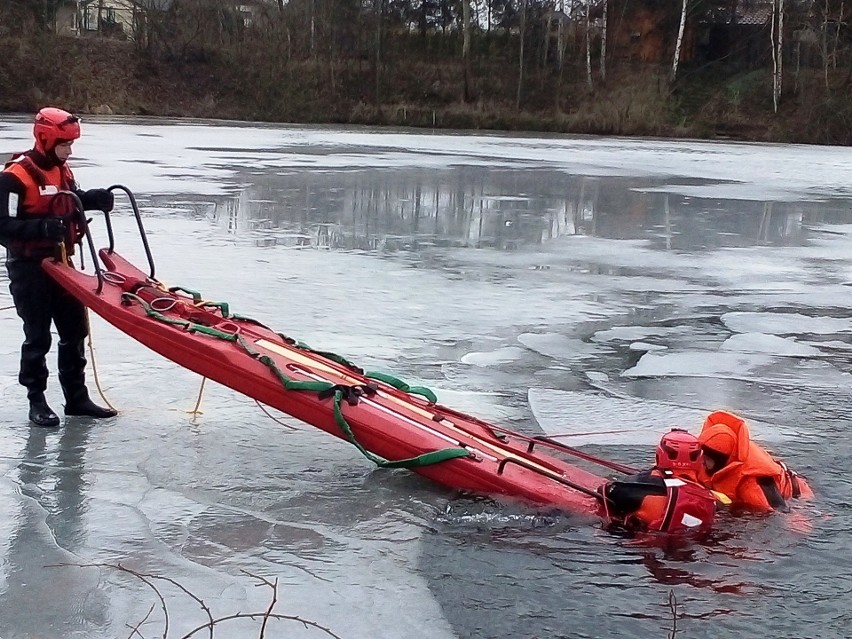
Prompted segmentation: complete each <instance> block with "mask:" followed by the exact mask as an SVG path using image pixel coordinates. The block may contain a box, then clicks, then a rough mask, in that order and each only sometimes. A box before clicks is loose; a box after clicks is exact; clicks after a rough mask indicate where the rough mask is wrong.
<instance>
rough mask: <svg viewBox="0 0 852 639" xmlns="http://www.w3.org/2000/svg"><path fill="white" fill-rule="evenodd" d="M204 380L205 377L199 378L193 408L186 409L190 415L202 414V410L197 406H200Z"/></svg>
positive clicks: (205, 379)
mask: <svg viewBox="0 0 852 639" xmlns="http://www.w3.org/2000/svg"><path fill="white" fill-rule="evenodd" d="M206 381H207V378H206V377H202V378H201V387H200V388H199V389H198V399H197V400H195V408H193V409H192V410H188V411H186V412H187V413H189V414H190V415H193V416H197V415H203V414H204V412H203V411H200V410H198V408H199V406H201V398H202V397H203V396H204V383H205V382H206Z"/></svg>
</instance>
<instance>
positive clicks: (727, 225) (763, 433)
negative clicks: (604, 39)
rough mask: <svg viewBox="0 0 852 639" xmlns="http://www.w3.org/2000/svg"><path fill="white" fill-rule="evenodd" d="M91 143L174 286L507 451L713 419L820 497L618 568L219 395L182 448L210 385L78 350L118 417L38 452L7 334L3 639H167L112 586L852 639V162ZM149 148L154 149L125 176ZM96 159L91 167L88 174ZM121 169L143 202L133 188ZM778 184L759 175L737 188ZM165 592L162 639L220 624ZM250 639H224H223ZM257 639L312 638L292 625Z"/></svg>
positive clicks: (124, 127) (357, 620)
mask: <svg viewBox="0 0 852 639" xmlns="http://www.w3.org/2000/svg"><path fill="white" fill-rule="evenodd" d="M0 124H3V123H0ZM4 126H5V127H6V130H7V132H8V133H9V135H10V136H11V137H10V139H11V138H14V137H15V136H18V137H19V138H24V137H25V133H26V131H25V129H24V128H22V126H23V125H21V124H20V123H19V122H17V121H15V120H11V121H9V122H7V123H5V124H4ZM88 130H89V131H90V132H91V135H92V139H93V143H92V144H93V146H92V147H85V148H84V149H82V150H81V151H80V152H79V153H78V161H79V164H80V166H82V167H83V168H84V175H85V177H86V178H87V182H89V183H90V184H93V180H95V179H96V178H97V176H98V172H109V171H111V170H115V171H116V172H117V173H119V174H120V176H121V177H120V181H123V182H127V183H128V185H129V186H131V188H134V189H135V190H136V191H137V192H138V195H139V198H140V202H141V204H142V205H143V209H144V210H145V211H146V224H147V226H148V228H149V231H150V239H151V244H152V247H153V248H154V251H155V255H156V257H157V268H158V273H159V275H160V277H161V278H162V279H163V280H164V281H165V282H166V283H168V284H182V285H187V286H191V287H192V288H196V289H200V290H202V291H203V292H205V293H206V294H207V295H208V296H209V297H212V298H216V299H223V300H226V301H229V302H230V303H231V304H232V308H233V310H235V311H236V312H239V313H242V314H246V315H250V316H253V317H257V318H258V319H260V320H262V321H264V322H265V323H267V324H270V325H272V326H275V327H276V328H280V329H281V330H283V331H284V332H286V333H288V334H291V335H292V336H294V337H297V338H300V339H304V340H305V341H307V342H308V343H310V344H311V345H312V346H315V347H318V348H327V349H329V350H333V351H335V352H338V353H340V354H342V355H345V356H347V357H349V358H350V359H352V360H353V361H355V362H357V363H359V364H361V365H365V366H368V367H370V368H379V369H383V370H387V371H390V372H393V373H395V374H397V375H399V376H400V377H403V378H405V379H407V380H409V381H412V382H416V383H425V384H427V385H429V386H431V387H433V388H434V389H435V390H436V391H437V392H438V394H439V396H440V398H441V401H442V402H443V403H446V404H449V405H451V406H456V407H458V408H460V409H462V410H466V411H469V412H472V413H474V414H477V415H480V416H483V417H485V418H488V419H491V420H494V421H496V422H499V423H501V424H503V425H505V426H508V427H511V428H515V429H518V430H521V431H524V432H528V433H539V432H541V431H542V430H545V431H547V432H551V433H553V432H575V433H583V432H586V431H602V430H608V431H615V432H614V433H612V434H610V435H606V436H603V437H597V438H594V439H591V440H587V439H578V440H576V441H578V442H580V445H585V446H588V450H590V451H592V452H595V453H596V454H601V455H603V456H606V457H611V458H615V459H619V460H622V461H625V462H630V463H634V464H637V465H642V464H644V463H646V461H647V460H649V459H650V458H651V455H652V450H653V442H654V441H655V439H656V434H655V430H654V429H655V428H659V427H661V426H662V427H668V426H670V425H681V426H686V427H689V428H692V429H693V430H697V428H698V427H699V425H700V418H699V416H700V415H701V414H703V413H704V412H707V411H710V410H714V409H716V408H728V409H730V410H734V411H736V412H738V413H740V414H742V415H743V416H745V417H746V418H747V419H749V421H750V423H752V424H753V427H754V428H753V431H754V433H755V437H756V438H758V439H760V440H761V441H762V442H764V443H765V444H766V445H767V446H769V447H770V448H771V449H772V450H773V451H774V452H776V453H778V454H780V455H781V456H783V457H784V458H785V459H786V460H787V461H788V462H789V463H790V464H791V465H792V466H793V467H794V468H796V469H798V470H800V471H802V472H803V473H804V474H806V475H807V476H808V477H809V479H810V481H811V483H812V485H813V487H814V489H815V491H816V493H817V498H816V500H815V501H814V502H812V503H809V504H807V505H804V506H801V507H799V508H797V509H796V510H795V511H794V512H793V513H791V514H790V515H773V516H768V517H767V516H760V517H758V516H741V517H732V516H729V515H724V516H723V517H722V518H721V520H720V521H719V522H718V526H717V527H716V530H714V532H713V533H712V534H710V535H709V536H707V537H706V538H703V539H698V540H693V541H691V542H688V543H678V544H670V545H668V546H647V545H637V544H636V542H635V541H633V540H630V539H627V538H624V537H619V536H616V535H613V534H610V533H607V532H604V531H602V530H600V528H599V526H598V525H597V524H596V523H594V522H590V521H588V520H587V519H583V518H580V517H578V516H573V515H570V514H566V513H557V512H552V511H549V510H546V509H530V508H526V507H524V506H522V505H518V504H511V503H506V502H497V501H494V500H491V499H481V498H474V497H471V496H460V495H456V494H455V493H454V492H453V491H451V490H447V489H444V488H441V487H438V486H434V485H432V484H430V483H428V482H426V481H425V480H423V479H421V478H419V477H417V476H416V475H413V474H411V473H407V472H403V471H394V472H387V471H380V470H376V469H374V468H373V467H372V466H371V465H370V464H369V462H367V461H366V460H364V459H363V458H361V457H360V456H359V455H358V453H357V451H355V450H354V449H353V448H351V447H349V446H347V445H346V444H343V443H341V442H338V441H337V440H334V439H333V438H330V437H328V436H327V435H325V434H324V433H321V432H319V431H317V430H315V429H312V428H310V427H307V426H305V425H300V424H298V423H296V422H294V421H293V420H291V419H289V418H286V417H283V416H280V415H276V418H277V419H278V420H280V422H281V423H276V422H275V421H273V420H271V419H269V417H267V415H266V414H265V413H263V412H261V411H260V410H259V409H258V407H257V406H256V405H255V404H254V403H253V402H251V401H249V400H247V399H245V398H242V397H239V396H237V395H235V394H233V393H231V392H229V391H228V390H227V389H223V388H221V387H216V386H215V385H213V386H212V387H210V386H208V387H207V388H206V389H205V391H204V400H203V404H202V408H203V411H204V413H203V414H202V415H199V416H196V417H194V418H193V417H191V416H190V415H188V414H187V412H186V411H187V410H189V409H191V408H192V406H193V405H194V403H195V399H196V396H197V394H198V391H199V379H198V378H197V377H196V376H194V375H191V374H189V373H188V372H186V371H182V370H180V369H179V368H178V367H176V366H174V365H172V364H171V363H169V362H166V361H164V360H162V359H161V358H159V357H158V356H156V355H154V354H153V353H150V352H148V351H146V350H145V349H144V347H142V346H140V345H138V344H137V343H135V342H133V341H132V340H130V339H129V338H127V337H126V336H123V335H121V334H118V333H117V332H116V331H114V330H113V329H111V328H110V327H108V326H106V325H104V324H103V323H102V322H100V321H98V320H97V319H95V320H93V333H94V335H95V343H96V346H97V353H98V366H97V369H98V371H99V374H100V376H101V378H102V381H103V385H104V386H105V390H106V391H107V395H108V396H109V397H110V398H111V399H112V400H113V401H114V402H115V403H116V404H118V405H119V407H120V409H121V415H120V416H119V418H117V419H116V420H113V421H111V422H109V423H106V424H94V423H90V422H88V421H86V420H76V421H75V420H68V421H67V422H66V424H65V425H64V426H63V427H62V428H60V429H59V430H57V431H49V432H45V431H41V430H37V429H32V428H30V427H29V426H28V425H27V424H26V420H25V416H24V403H23V402H24V400H23V394H22V392H21V390H20V389H19V387H18V386H17V384H16V382H15V375H16V370H17V348H18V345H19V342H20V334H19V327H18V324H17V318H16V317H15V316H14V314H13V313H12V312H11V311H9V310H6V311H4V312H3V313H2V314H0V352H1V353H2V354H3V358H2V360H0V361H2V364H0V365H1V366H2V374H3V377H2V380H3V386H2V387H0V390H2V393H3V399H4V402H3V404H2V407H0V428H3V430H4V434H3V438H2V444H0V467H2V471H3V474H2V482H0V507H2V508H3V511H4V512H5V513H6V516H5V517H4V518H3V520H2V523H0V534H2V539H0V542H2V548H0V637H2V638H3V639H13V638H18V637H32V638H37V637H38V638H41V637H117V636H129V635H130V634H131V632H132V629H131V626H133V625H135V624H137V623H139V622H140V621H141V620H142V619H143V618H146V614H149V610H152V606H153V610H152V611H151V612H150V617H148V618H147V619H148V620H147V621H146V622H145V623H144V624H143V625H142V626H141V629H142V631H143V632H144V633H145V636H161V635H162V632H163V615H162V613H161V611H160V607H159V606H160V604H159V603H158V599H157V597H156V596H155V595H154V594H153V591H152V590H151V588H149V587H147V586H146V585H145V584H144V583H142V582H140V580H139V579H138V578H134V577H132V576H131V575H128V574H126V573H121V572H120V571H118V570H116V566H117V565H118V564H121V565H122V566H126V567H130V568H131V569H132V570H134V571H136V572H139V573H146V574H154V575H159V576H168V577H169V578H171V579H174V580H175V581H176V582H177V583H180V584H181V585H182V586H183V587H185V588H187V589H188V590H190V591H192V592H193V593H195V594H196V595H197V596H199V597H200V598H202V599H203V600H204V601H205V602H206V604H207V605H209V606H210V607H211V608H212V609H213V610H214V612H215V613H216V614H217V615H226V614H230V613H234V612H237V611H243V612H246V611H256V610H261V611H262V610H265V608H266V606H267V605H268V603H269V589H268V588H258V587H256V583H257V582H256V580H255V579H253V578H252V577H251V576H250V575H249V574H247V572H248V573H250V574H251V575H261V576H263V577H264V578H267V579H269V580H273V579H276V578H277V579H278V580H279V586H278V588H279V604H278V608H277V609H278V610H279V611H280V612H282V613H286V614H293V615H299V616H301V617H303V618H306V619H310V620H313V621H315V622H317V623H320V624H321V625H323V626H325V627H327V628H330V629H331V630H332V631H333V632H334V633H335V634H337V635H338V636H341V637H359V638H360V637H365V638H366V637H435V638H445V637H465V638H466V637H476V638H492V637H493V638H500V639H502V638H508V637H513V638H516V637H523V638H533V637H536V638H544V637H548V638H550V637H572V638H573V637H669V636H677V637H740V636H748V637H764V636H766V637H785V638H787V637H789V638H793V637H796V638H798V637H821V638H822V637H849V636H852V633H850V632H849V631H848V630H847V628H848V627H849V625H850V622H852V619H850V612H849V611H850V603H852V596H850V587H852V579H850V577H849V569H850V564H852V561H850V559H849V554H850V553H849V551H850V546H849V542H848V539H849V533H850V531H852V516H850V498H849V495H850V494H852V491H850V488H852V482H850V480H849V478H848V475H849V471H850V461H849V460H850V455H852V446H851V445H850V444H849V441H848V437H847V436H846V431H847V429H848V423H849V420H848V419H847V416H846V415H847V407H848V406H849V402H850V390H849V383H848V382H849V374H850V363H849V362H850V359H849V356H850V353H852V344H850V334H852V323H850V319H849V318H850V308H852V304H850V302H849V294H848V292H849V290H850V289H849V286H848V283H849V282H850V281H852V262H850V257H849V255H850V254H852V251H850V249H852V225H850V222H852V210H850V206H851V205H852V199H850V193H848V192H846V190H845V189H846V187H845V185H844V183H843V180H842V179H841V178H840V177H838V176H843V175H846V176H848V171H847V170H846V169H848V168H852V157H850V154H849V153H848V152H846V153H844V152H843V151H841V150H838V149H830V148H826V149H820V148H816V147H815V148H804V147H762V146H758V145H702V144H698V143H687V142H684V143H671V142H666V141H625V140H607V139H601V140H598V141H595V140H591V139H579V140H576V139H571V138H534V137H530V138H513V137H508V136H496V137H493V138H490V137H482V138H473V137H470V136H464V135H458V136H445V137H441V138H440V139H439V138H436V137H434V136H429V135H424V134H406V133H404V132H396V133H393V134H388V133H379V132H370V131H354V132H353V131H347V130H322V129H317V130H314V129H302V128H293V129H278V128H275V127H250V126H246V127H231V128H228V127H224V128H217V129H210V130H209V131H208V130H207V129H205V128H204V127H202V126H198V125H196V124H194V125H191V126H190V125H185V124H179V123H177V124H171V123H161V122H160V123H150V122H147V123H142V124H128V123H115V122H101V123H95V124H92V125H90V128H89V129H88ZM210 131H213V132H215V134H216V135H212V134H211V133H210ZM142 136H144V137H145V139H150V140H153V141H154V142H156V146H152V147H151V149H150V150H148V149H146V148H141V147H135V146H134V144H135V143H136V142H138V140H139V139H141V137H142ZM110 140H112V142H110ZM95 142H100V144H101V145H102V146H103V148H105V149H107V151H106V152H105V157H104V158H100V157H98V156H97V155H96V154H95V153H90V152H88V150H89V149H90V148H94V145H95ZM154 142H152V145H154ZM128 148H133V149H134V152H133V158H134V159H135V160H137V161H138V162H139V163H138V164H134V165H133V170H135V171H136V174H133V173H129V174H125V173H124V172H126V171H127V170H128V169H127V167H125V166H124V165H123V164H122V162H125V161H126V159H124V158H123V154H126V149H128ZM0 150H4V149H0ZM113 154H114V155H113ZM96 158H97V159H96ZM187 158H192V159H187ZM770 161H771V162H777V166H778V167H779V170H778V171H777V172H775V173H773V172H769V173H760V172H759V171H757V170H756V169H755V167H760V166H764V165H765V164H766V163H767V162H770ZM696 163H697V166H696ZM797 166H799V167H802V168H801V170H799V171H796V170H795V169H794V168H791V167H797ZM146 167H148V168H146ZM151 167H153V168H151ZM719 167H722V168H719ZM755 171H756V173H755ZM157 176H159V177H157ZM187 176H195V177H187ZM205 176H214V177H209V180H208V181H209V183H207V182H205V183H204V184H200V183H199V181H200V180H204V179H207V178H206V177H205ZM157 180H159V181H157ZM133 181H136V182H138V186H134V184H133ZM115 218H116V219H115V221H116V226H117V240H118V245H119V250H121V251H122V252H124V253H126V254H127V255H128V256H129V257H131V258H132V259H133V260H134V261H136V262H137V263H140V264H143V263H144V261H143V255H142V252H141V248H140V245H139V244H138V241H137V240H136V238H135V236H134V233H135V231H134V228H133V225H132V223H131V220H130V217H129V215H128V211H127V209H126V208H121V207H120V208H119V210H118V211H117V212H116V215H115ZM96 222H97V221H96ZM10 303H11V302H10V301H9V297H8V293H7V292H6V288H5V284H4V286H3V292H2V296H0V307H5V306H8V305H9V304H10ZM51 357H52V356H51ZM51 364H52V362H51ZM49 395H50V398H51V401H52V403H53V404H54V406H55V407H59V406H60V404H61V398H60V396H59V395H58V393H57V390H56V389H55V388H54V387H51V389H50V391H49ZM58 564H62V565H63V566H61V567H55V566H56V565H58ZM92 564H99V565H98V566H91V567H81V566H90V565H92ZM48 566H54V567H48ZM245 571H247V572H245ZM157 583H158V584H159V588H160V589H161V592H162V594H163V595H164V598H165V601H166V602H167V604H168V607H169V610H170V623H171V632H170V634H169V636H176V637H180V636H181V635H182V634H184V633H186V632H189V631H190V630H191V629H192V628H195V627H196V626H198V625H199V624H203V623H204V622H205V619H206V616H205V615H204V613H203V611H202V610H201V609H200V607H199V605H198V604H197V602H195V601H193V600H191V599H189V598H187V597H186V596H185V594H184V593H182V592H181V591H180V590H179V589H177V588H175V587H174V584H173V583H169V582H163V581H159V582H157ZM258 632H259V626H258V624H257V623H250V622H245V623H244V622H228V623H222V624H221V625H220V626H218V628H217V632H216V635H215V636H216V637H247V636H258ZM267 636H276V637H277V636H293V637H296V636H298V637H318V636H327V635H325V634H324V633H323V632H321V631H320V630H317V629H311V628H305V627H303V626H302V625H300V624H298V623H295V624H286V623H280V624H275V625H274V626H272V627H270V628H269V629H268V630H267Z"/></svg>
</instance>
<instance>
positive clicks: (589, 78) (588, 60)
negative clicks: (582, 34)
mask: <svg viewBox="0 0 852 639" xmlns="http://www.w3.org/2000/svg"><path fill="white" fill-rule="evenodd" d="M590 14H591V5H587V6H586V82H588V84H589V88H590V89H592V88H594V84H593V83H592V16H591V15H590Z"/></svg>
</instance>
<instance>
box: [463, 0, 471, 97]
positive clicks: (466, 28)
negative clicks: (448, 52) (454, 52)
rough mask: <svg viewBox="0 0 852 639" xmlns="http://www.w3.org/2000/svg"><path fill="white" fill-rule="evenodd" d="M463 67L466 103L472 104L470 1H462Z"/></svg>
mask: <svg viewBox="0 0 852 639" xmlns="http://www.w3.org/2000/svg"><path fill="white" fill-rule="evenodd" d="M462 22H463V24H462V32H463V34H464V35H463V42H462V66H463V67H464V101H465V102H470V0H462Z"/></svg>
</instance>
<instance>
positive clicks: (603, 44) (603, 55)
mask: <svg viewBox="0 0 852 639" xmlns="http://www.w3.org/2000/svg"><path fill="white" fill-rule="evenodd" d="M685 1H686V0H684V2H685ZM608 7H609V0H604V3H603V18H602V20H601V21H602V22H603V26H602V27H601V82H606V32H607V27H608V26H609V24H608V19H607V13H608V11H607V8H608Z"/></svg>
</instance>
